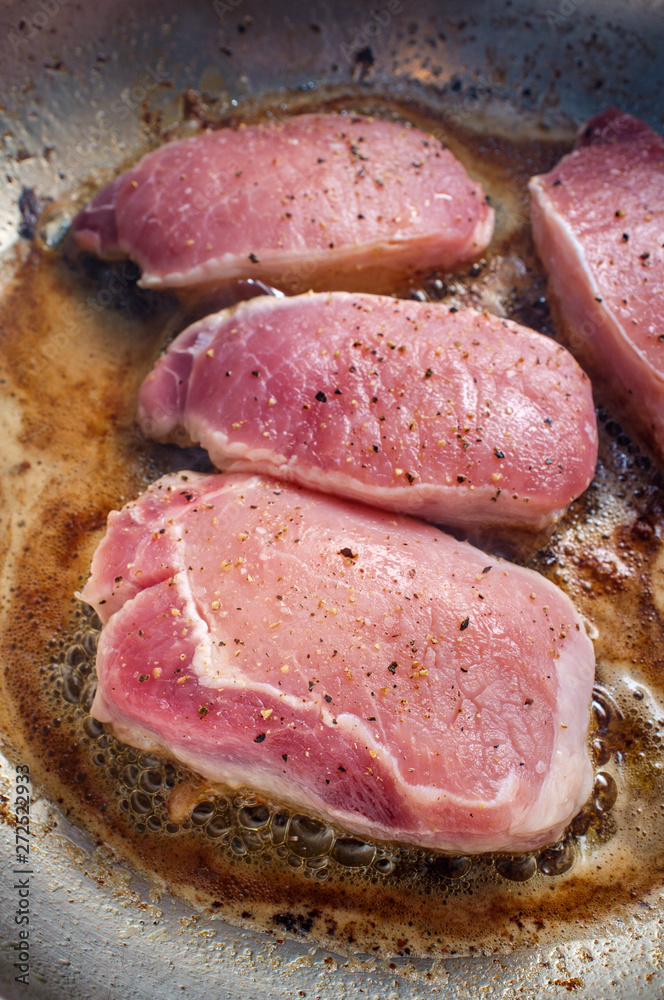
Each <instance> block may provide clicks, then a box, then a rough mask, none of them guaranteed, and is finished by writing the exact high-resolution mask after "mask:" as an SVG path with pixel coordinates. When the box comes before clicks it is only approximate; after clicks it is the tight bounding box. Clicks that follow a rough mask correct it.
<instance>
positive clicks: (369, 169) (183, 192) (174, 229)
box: [72, 114, 494, 291]
mask: <svg viewBox="0 0 664 1000" xmlns="http://www.w3.org/2000/svg"><path fill="white" fill-rule="evenodd" d="M493 223H494V212H493V209H492V208H490V207H489V205H488V204H487V202H486V199H485V196H484V192H483V191H482V188H481V187H480V185H479V184H477V183H476V182H475V181H472V180H471V179H470V177H469V176H468V174H467V173H466V171H465V170H464V168H463V166H462V165H461V164H460V163H459V161H458V160H457V159H456V158H455V157H454V156H453V155H452V154H451V153H450V152H449V151H448V150H447V149H444V148H443V147H442V146H441V144H440V142H439V141H438V140H437V139H434V138H433V136H431V135H427V134H426V133H424V132H421V131H419V130H418V129H416V128H408V127H406V126H405V125H399V124H397V123H395V122H388V121H381V120H379V119H374V118H363V117H359V116H350V115H315V114H307V115H300V116H298V117H295V118H291V119H287V120H285V121H271V122H264V123H263V124H260V125H249V126H240V127H239V128H236V129H234V128H223V129H219V130H218V131H214V132H202V133H200V135H197V136H195V137H193V138H191V139H185V140H183V141H180V142H173V143H170V144H169V145H166V146H163V147H162V148H161V149H158V150H156V151H155V152H153V153H149V154H148V155H147V156H145V157H143V159H142V160H141V161H140V162H139V163H138V164H137V165H136V166H135V167H134V168H133V169H132V170H130V171H129V172H128V173H125V174H122V175H121V176H120V177H118V178H117V179H116V180H114V181H113V182H112V183H111V184H110V185H108V187H106V188H104V189H103V190H102V191H101V192H100V193H99V194H98V195H97V196H96V197H95V198H94V199H93V200H92V201H91V202H90V204H89V205H88V206H87V208H85V209H84V210H83V211H82V212H81V213H80V215H79V216H78V217H77V218H76V220H75V221H74V224H73V228H72V232H73V235H74V239H75V241H76V243H77V244H78V246H79V247H80V248H81V249H83V250H86V251H90V252H91V253H94V254H97V255H98V256H100V257H102V258H104V259H114V258H121V257H130V258H131V259H132V260H134V261H135V262H136V263H137V264H138V265H139V266H140V268H141V269H142V271H143V276H142V279H141V284H142V285H143V286H145V287H147V288H175V289H181V290H182V289H191V288H196V287H198V288H201V287H207V288H209V287H210V286H214V285H216V284H219V283H222V282H227V281H231V280H234V279H237V278H258V279H261V280H264V281H268V282H269V283H271V284H276V285H278V286H279V287H280V288H284V289H287V290H289V291H296V290H299V291H305V290H306V289H308V288H314V287H322V288H351V289H353V288H357V287H365V288H366V287H368V286H369V285H371V287H373V285H374V284H378V285H380V286H381V288H382V289H386V288H387V287H389V285H390V283H393V282H394V277H395V272H396V273H397V274H401V273H403V272H409V271H417V272H423V271H426V270H430V269H431V268H434V267H440V268H446V269H451V268H454V267H456V266H458V265H460V264H464V263H467V262H469V261H471V260H473V259H474V258H475V257H477V256H478V255H479V254H480V253H481V252H482V251H483V250H484V249H485V247H486V246H487V245H488V243H489V242H490V240H491V236H492V233H493Z"/></svg>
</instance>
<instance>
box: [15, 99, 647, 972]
mask: <svg viewBox="0 0 664 1000" xmlns="http://www.w3.org/2000/svg"><path fill="white" fill-rule="evenodd" d="M313 106H314V105H312V101H311V98H310V97H307V98H306V101H305V98H304V97H302V96H301V95H298V96H295V97H293V98H292V99H287V98H285V97H284V95H279V100H278V102H270V101H269V100H264V101H263V102H262V103H261V104H256V105H252V106H250V105H247V106H246V107H245V108H244V109H241V115H242V117H243V119H244V120H252V119H256V118H260V117H262V116H265V115H272V116H274V115H281V114H285V113H288V112H289V111H297V110H300V109H303V108H304V107H306V109H307V110H310V109H312V107H313ZM197 107H198V105H197ZM315 107H323V108H325V109H326V110H340V109H346V110H353V111H357V112H365V113H366V112H370V113H376V114H381V115H383V116H388V117H397V118H400V119H402V120H408V121H411V122H413V123H414V124H416V125H419V126H420V127H423V128H425V129H427V130H429V131H432V132H434V133H436V134H437V135H438V136H439V137H441V138H443V139H444V140H445V141H446V142H447V143H448V145H449V146H450V147H451V148H452V149H453V151H454V152H455V153H456V154H457V155H458V156H459V157H460V158H461V159H462V160H463V162H464V163H465V164H466V165H467V167H468V169H469V170H470V171H471V173H472V174H473V175H474V176H476V177H477V178H478V179H479V180H480V181H481V182H482V183H483V185H484V187H485V189H486V190H487V192H488V193H489V195H490V197H491V199H492V201H493V203H494V205H495V206H496V208H497V212H498V226H497V232H496V238H495V240H494V243H493V244H492V247H491V248H490V250H489V251H488V252H487V254H486V256H485V258H483V259H482V260H480V261H478V262H477V263H476V264H475V265H473V266H472V267H470V268H468V269H467V270H466V271H465V272H464V273H462V274H455V275H449V274H435V273H432V274H428V275H424V276H420V277H419V278H418V279H417V280H414V279H409V280H408V281H404V283H403V284H402V285H401V286H400V287H398V288H395V292H396V293H398V294H400V295H403V296H409V295H410V296H412V297H415V298H420V299H435V300H444V301H446V302H448V303H450V304H452V303H453V304H456V305H459V306H461V305H469V304H470V305H475V306H479V307H483V308H487V309H488V310H489V311H491V312H497V313H499V314H501V315H506V316H509V317H511V318H514V319H517V320H519V321H521V322H524V323H526V324H528V325H530V326H532V327H534V328H536V329H539V330H541V331H542V332H545V333H548V334H553V333H554V331H553V328H552V324H551V320H550V316H549V312H548V308H547V302H546V284H545V280H544V277H543V275H542V272H541V269H540V267H539V265H538V262H537V260H536V258H535V256H534V253H533V248H532V243H531V239H530V233H529V226H528V213H527V196H526V182H527V179H528V177H529V176H530V175H531V174H533V173H536V172H540V171H544V170H547V169H549V168H550V167H551V166H552V165H553V163H555V162H556V161H557V159H558V158H559V157H560V155H561V154H562V152H564V151H565V149H566V148H567V144H566V143H564V142H561V141H560V140H559V139H556V140H554V139H551V138H547V137H546V136H536V137H532V136H530V137H524V136H516V137H513V138H506V137H505V135H504V130H503V129H498V128H496V129H495V131H494V132H492V131H491V128H490V127H489V126H487V124H486V123H484V126H483V128H482V129H481V130H480V129H478V128H477V124H476V122H474V121H473V119H472V116H471V115H460V114H459V113H458V110H457V111H456V112H453V111H452V110H448V111H447V112H446V111H445V109H442V110H441V109H438V110H437V111H436V113H435V114H434V112H433V111H432V109H431V108H427V107H424V106H423V105H422V104H421V103H415V102H414V101H413V102H408V101H401V102H396V101H394V100H391V101H388V100H386V99H385V98H379V97H377V96H375V95H367V94H366V93H363V94H362V95H358V94H344V95H334V96H331V97H329V98H328V99H327V100H326V101H323V102H319V103H318V104H317V105H315ZM199 111H200V109H199ZM197 114H198V116H199V117H200V114H199V112H197ZM239 114H240V112H238V115H239ZM81 180H82V181H84V180H85V179H83V178H82V179H81ZM51 214H52V213H51ZM19 258H20V259H19V260H18V261H17V267H16V273H15V277H13V278H11V280H8V283H7V288H6V292H5V295H4V301H3V303H2V308H1V314H0V357H1V358H2V390H3V391H2V397H3V402H2V410H1V412H0V421H1V426H2V433H3V439H4V442H5V446H4V452H3V456H4V457H3V458H2V460H1V461H2V462H3V463H4V464H3V467H2V480H1V482H2V491H3V495H2V506H1V508H0V524H1V525H2V534H1V535H0V545H1V546H2V549H1V551H2V556H3V561H4V569H3V577H2V587H1V590H0V592H1V593H2V595H3V597H2V608H1V612H0V613H1V618H0V626H1V628H2V649H3V653H4V670H3V673H2V679H1V687H2V698H1V699H0V702H1V708H0V713H1V715H2V729H3V731H4V732H5V733H6V734H7V735H8V739H9V741H10V749H11V750H12V752H13V754H14V755H16V756H20V757H21V758H22V759H23V760H27V761H29V762H30V764H31V767H32V771H33V776H34V779H35V781H36V782H37V783H38V784H40V785H41V786H42V787H43V789H44V790H45V793H46V794H47V795H48V796H49V797H50V798H51V799H52V800H53V801H55V802H56V803H57V804H58V805H59V806H60V808H61V809H62V810H63V812H65V813H66V814H67V815H68V816H69V817H70V818H72V819H73V820H74V821H75V822H77V823H78V824H80V825H82V826H83V827H84V828H85V829H87V830H88V831H89V832H90V833H91V835H92V836H93V837H96V838H100V839H102V840H104V841H106V842H107V843H110V844H111V845H112V846H113V847H115V848H116V849H117V850H118V851H119V852H120V853H121V854H122V855H124V856H126V857H127V858H128V859H129V860H130V862H131V863H132V864H133V865H134V866H135V867H136V868H138V869H139V870H141V871H142V872H144V873H146V874H147V875H148V876H149V875H155V876H157V877H158V878H159V880H160V882H162V883H163V882H165V883H166V884H167V885H168V886H169V887H170V888H171V889H172V891H173V892H174V893H176V894H177V895H179V896H181V897H182V898H184V899H186V900H188V901H189V902H191V903H192V904H193V905H194V906H197V907H199V908H203V909H205V910H206V911H208V912H218V913H220V914H222V915H223V916H224V917H225V918H226V919H228V920H230V921H232V922H248V923H251V924H253V925H255V926H259V927H265V928H267V929H269V930H272V931H274V932H275V933H277V934H284V933H287V934H294V935H297V936H300V937H306V938H307V939H310V940H311V941H312V942H317V943H324V944H326V945H328V946H333V947H335V948H339V949H342V950H352V951H365V952H377V953H390V954H409V955H439V954H444V953H466V954H467V953H473V952H477V951H484V950H494V949H505V948H509V947H515V946H517V945H520V944H526V943H533V942H544V941H550V940H555V941H557V942H560V941H561V940H565V939H570V938H573V937H576V936H578V935H579V934H580V933H583V932H584V931H587V932H590V933H595V934H599V933H600V932H601V928H602V927H606V926H609V925H610V924H612V923H613V922H614V921H615V920H616V919H617V918H618V919H625V918H626V917H627V915H628V914H630V913H632V912H633V911H634V910H635V909H636V908H638V907H644V906H645V907H647V906H648V905H649V899H650V898H651V893H652V892H653V890H657V889H658V888H659V886H660V885H661V880H662V873H663V871H664V848H662V847H661V844H662V842H663V840H662V833H663V831H664V809H663V806H662V803H663V802H664V797H663V794H662V793H663V791H664V691H663V688H664V684H663V674H662V669H663V667H664V653H663V649H664V647H663V644H662V615H663V614H664V586H663V584H664V580H663V579H662V573H664V546H663V545H662V529H663V528H664V514H663V511H662V506H661V480H660V478H659V475H658V473H657V472H656V470H654V468H651V465H650V461H649V459H648V457H647V456H646V455H645V454H643V453H641V452H640V451H639V450H638V449H637V448H636V446H635V445H634V444H633V443H632V442H631V441H630V439H629V437H628V436H627V435H626V434H625V432H624V431H623V429H622V428H621V427H620V426H619V425H618V424H617V423H616V422H615V420H614V419H613V418H612V415H611V400H610V399H607V400H600V401H599V406H600V409H599V422H600V437H601V454H600V461H599V465H598V470H597V475H596V477H595V480H594V482H593V484H592V486H591V487H590V489H589V490H588V491H587V493H586V494H585V495H584V496H583V497H582V498H581V499H580V500H578V501H577V502H576V503H575V504H573V505H572V508H571V510H570V512H569V514H568V515H567V516H566V517H565V518H564V520H563V521H562V522H561V524H560V525H559V526H558V528H557V529H556V531H555V532H554V533H552V534H551V535H550V536H549V537H539V538H533V537H532V536H531V537H529V538H528V539H527V540H523V539H518V540H517V542H518V544H517V543H516V542H515V539H514V538H511V539H506V538H501V539H496V538H490V537H489V538H487V537H484V538H482V539H480V540H481V541H482V543H483V544H484V546H485V547H488V548H493V549H494V550H498V551H501V552H504V551H510V552H511V554H512V555H513V557H514V558H516V559H517V561H520V562H523V563H526V564H528V565H531V566H534V567H535V568H537V569H538V570H539V571H540V572H542V573H544V574H545V575H547V576H548V577H550V578H551V579H552V580H554V582H556V583H557V584H559V585H560V586H561V587H562V588H563V589H564V590H565V591H566V592H567V593H569V594H570V595H571V597H572V598H573V599H574V601H575V603H576V605H577V607H578V608H579V609H580V611H581V613H582V614H583V615H584V616H585V618H586V621H587V623H588V627H589V631H590V633H591V635H592V637H593V639H594V642H595V649H596V653H597V657H598V667H597V687H596V691H595V701H594V705H593V724H592V732H591V733H590V735H589V740H590V742H591V744H592V748H591V752H592V754H593V758H594V761H595V769H596V779H595V785H594V789H593V794H592V796H591V800H590V801H589V803H588V804H587V805H586V807H585V808H584V809H583V810H582V812H581V813H580V814H579V815H578V816H577V817H576V819H575V820H574V821H573V823H572V824H571V826H570V829H569V830H568V831H567V833H566V835H565V837H564V838H563V839H562V840H561V842H560V843H559V844H555V845H552V846H550V847H548V848H546V849H544V850H542V851H539V852H536V853H534V854H531V855H524V856H519V857H512V856H481V857H470V856H469V857H455V858H450V857H446V856H443V855H437V854H435V853H434V852H431V851H426V850H421V849H416V848H409V847H404V846H400V845H394V844H374V843H370V842H368V841H364V840H361V839H358V838H357V837H354V836H350V835H348V834H347V833H345V832H344V831H343V830H337V829H333V828H331V827H329V826H327V825H326V824H323V823H321V822H320V821H319V820H318V819H317V818H316V817H311V816H304V815H301V814H298V813H297V812H295V811H294V810H292V809H284V808H281V807H280V806H279V804H275V803H265V802H263V801H261V800H259V799H258V798H257V797H256V796H255V795H254V794H253V793H252V792H251V790H249V789H247V790H245V791H242V792H237V791H233V792H231V791H229V790H227V789H223V788H219V787H215V788H212V787H209V786H206V785H204V784H203V783H202V782H201V781H200V780H199V779H197V778H196V777H195V776H194V775H192V774H190V773H189V772H187V771H186V769H184V768H182V767H180V766H178V765H177V764H175V763H173V762H167V761H163V760H160V759H157V758H156V757H153V756H150V755H148V754H146V753H143V752H140V751H138V750H135V749H133V748H130V747H126V746H123V745H122V744H120V743H118V742H117V741H116V740H115V739H114V738H113V736H112V735H111V734H110V732H108V731H107V730H106V729H105V728H104V727H103V726H101V725H100V724H99V723H97V722H96V721H95V720H93V719H92V718H91V717H90V715H89V708H90V704H91V701H92V697H93V693H94V684H95V675H94V655H95V646H96V637H97V633H98V624H99V623H98V622H97V621H96V619H95V617H94V615H91V613H90V611H89V609H86V608H85V607H84V606H82V605H80V604H78V602H77V601H76V600H75V598H74V597H73V594H74V592H75V591H76V590H77V589H79V588H80V587H81V586H82V585H83V583H84V582H85V579H86V577H87V572H88V567H89V563H90V559H91V556H92V553H93V551H94V548H95V546H96V544H97V542H98V540H99V538H100V536H101V534H102V532H103V529H104V524H105V519H106V515H107V513H108V511H109V510H110V509H113V508H117V507H119V506H121V505H122V504H123V503H125V502H126V501H127V500H128V499H130V498H132V497H134V496H135V495H136V494H137V493H138V492H140V491H141V490H142V489H143V488H144V487H145V486H146V484H147V483H148V482H150V481H151V480H152V479H154V478H155V477H156V476H157V475H158V474H160V473H161V472H164V471H167V470H169V469H174V468H185V467H191V466H192V465H194V466H195V467H197V468H201V469H205V468H206V459H205V457H204V456H203V455H202V453H200V452H198V451H197V450H195V449H191V450H189V451H186V452H183V451H180V450H178V449H177V448H175V447H159V446H155V445H153V444H151V443H150V442H148V441H146V440H145V439H144V438H143V437H142V435H141V434H140V432H139V431H138V430H137V428H136V426H135V424H134V419H133V414H134V403H135V396H136V390H137V388H138V385H139V384H140V381H141V380H142V378H143V376H144V375H145V374H146V372H147V371H148V369H149V367H150V366H151V364H152V362H153V360H154V358H155V357H156V355H157V354H158V353H159V351H160V349H161V347H162V346H163V344H164V343H165V342H166V341H167V340H168V339H169V338H170V337H171V336H172V335H173V334H174V333H175V332H177V330H179V329H181V328H182V326H184V325H185V323H186V322H187V321H188V320H189V319H190V318H191V316H192V311H191V309H185V308H184V307H183V306H181V305H180V304H178V303H177V302H175V300H172V299H169V298H168V297H167V296H156V295H154V294H150V293H144V292H141V291H140V290H138V289H136V287H135V279H136V272H135V269H133V268H132V266H131V265H126V264H121V265H117V266H114V267H108V266H107V265H101V264H98V263H97V264H93V263H90V262H88V263H87V264H81V263H80V262H79V264H78V265H77V266H76V267H74V266H73V265H72V264H70V263H68V262H67V261H66V260H63V259H62V257H61V256H60V255H59V254H57V253H50V252H48V251H47V250H45V249H41V250H39V249H37V248H35V247H33V248H28V247H27V246H25V247H24V248H23V250H22V252H21V253H20V254H19ZM476 540H477V539H476Z"/></svg>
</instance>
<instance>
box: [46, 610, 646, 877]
mask: <svg viewBox="0 0 664 1000" xmlns="http://www.w3.org/2000/svg"><path fill="white" fill-rule="evenodd" d="M100 631H101V622H100V621H99V619H98V617H97V615H96V614H94V612H92V611H91V609H89V608H88V607H87V606H79V607H78V609H77V612H76V614H75V618H74V628H73V629H72V635H71V638H70V641H69V642H68V643H67V642H63V643H61V644H60V646H59V649H58V654H57V655H56V656H52V658H51V661H50V667H49V670H50V672H51V675H52V676H53V677H54V678H55V683H54V686H53V691H54V698H55V700H56V702H57V703H58V704H57V709H58V713H60V712H61V711H62V708H63V707H64V706H67V707H69V708H72V709H73V710H74V716H73V717H72V718H71V722H70V725H71V726H72V728H73V729H75V730H77V731H78V733H79V734H80V738H81V743H83V744H84V745H85V746H86V748H87V750H88V757H89V760H90V762H91V764H92V769H93V770H94V771H96V772H97V773H99V774H101V775H102V778H103V780H104V781H106V782H108V785H109V789H110V790H111V791H112V793H113V794H114V796H115V797H116V800H117V804H118V808H119V809H120V810H121V811H122V813H123V814H124V815H125V817H126V819H127V822H128V823H129V824H130V825H131V826H132V827H133V829H134V830H135V831H136V832H137V833H142V832H144V831H149V832H151V833H154V834H161V835H163V836H165V837H169V838H171V839H172V838H173V837H176V838H183V839H184V840H186V841H187V842H188V843H191V842H192V839H193V840H195V839H196V838H203V841H204V842H206V843H208V844H210V845H211V846H212V847H213V848H214V849H215V850H217V851H221V852H223V854H224V855H225V856H226V858H227V860H228V861H229V862H230V863H237V862H244V863H258V862H260V863H268V864H272V865H274V864H277V865H285V866H286V868H287V870H289V871H291V872H292V873H300V874H301V875H302V876H303V877H305V878H315V879H317V880H319V881H320V880H326V879H328V878H329V877H330V876H332V877H333V878H336V879H337V880H338V881H341V882H344V881H348V880H349V879H350V881H351V882H353V881H354V880H356V879H360V880H361V881H369V882H370V883H376V882H377V881H379V882H384V881H387V882H390V881H392V882H394V884H395V885H396V886H398V885H399V884H400V883H403V884H405V883H408V884H409V885H410V884H415V885H417V886H419V887H420V888H421V890H422V891H423V892H425V893H427V894H430V893H431V892H434V891H435V892H438V893H442V894H443V896H444V895H445V894H446V893H447V894H449V893H452V894H455V893H458V892H459V891H460V892H464V891H472V890H473V887H474V886H475V887H476V886H477V885H484V884H489V883H491V882H495V881H496V879H497V880H498V883H500V881H503V882H504V883H509V882H512V883H526V882H530V881H531V880H533V879H536V878H537V877H538V876H540V877H545V878H552V877H558V878H560V877H563V876H565V875H566V874H567V873H568V872H570V870H572V869H573V867H574V865H575V862H576V861H577V859H578V857H579V854H580V849H579V843H578V838H586V837H587V835H588V834H589V833H592V835H593V836H594V838H595V841H596V842H605V841H606V840H607V839H609V838H610V836H612V835H613V832H614V831H613V828H612V826H611V822H610V813H611V810H612V809H613V806H614V804H615V802H616V799H617V796H618V784H617V782H616V778H615V777H614V776H613V774H612V773H611V771H610V770H607V766H613V767H614V768H615V760H614V757H615V755H616V753H617V754H620V752H621V748H622V746H623V743H624V732H623V723H624V713H623V711H622V710H621V708H620V707H619V705H618V704H617V702H616V700H615V699H614V698H613V697H612V695H611V694H610V693H609V692H608V691H607V690H605V689H603V688H602V687H599V686H598V687H596V688H595V689H594V695H593V711H592V717H593V733H592V744H591V749H592V754H593V759H594V761H595V765H596V773H595V780H594V785H593V792H592V795H591V798H590V799H589V801H588V803H586V805H585V806H584V808H583V809H582V810H581V812H580V813H579V814H578V815H577V816H576V817H575V819H574V820H573V821H572V823H571V824H570V828H569V829H568V831H567V832H566V834H565V835H564V837H563V838H561V840H560V841H559V842H558V843H556V844H553V845H550V846H548V847H546V848H544V849H542V850H539V851H535V852H530V853H527V854H522V855H488V854H487V855H480V856H467V857H466V856H461V855H459V856H450V855H446V854H439V853H437V852H433V851H423V850H421V849H418V848H414V847H407V846H395V847H389V846H387V845H385V844H379V843H373V842H371V841H370V840H368V839H364V838H360V837H357V836H354V835H352V834H349V833H347V832H345V831H342V830H338V829H336V828H335V827H333V826H332V825H330V824H328V823H325V822H323V821H321V820H320V819H319V818H317V817H315V816H310V815H307V814H305V813H303V812H301V811H298V810H293V809H284V808H283V807H279V806H274V805H272V804H270V803H268V802H264V801H262V800H261V799H260V798H259V797H258V796H257V795H256V794H254V793H253V792H251V791H249V790H246V791H240V792H231V791H228V792H227V793H223V792H221V791H218V790H217V789H216V788H215V790H214V792H212V791H211V792H210V795H209V797H206V798H205V799H204V800H203V801H197V802H193V803H192V806H191V808H190V809H189V810H188V812H187V815H186V817H185V818H184V819H182V820H181V821H179V822H174V821H173V819H172V818H171V817H170V815H169V809H168V805H169V796H170V795H171V792H172V791H173V789H174V788H176V786H177V787H181V786H182V783H183V782H187V781H192V780H195V779H194V777H193V776H192V775H191V774H190V773H189V772H188V771H187V770H186V768H184V767H181V766H178V765H176V764H174V763H172V762H170V761H164V760H161V759H159V758H158V757H155V756H154V755H152V754H149V753H147V752H144V751H141V750H137V749H135V748H133V747H129V746H125V745H123V744H122V743H120V742H118V741H117V740H116V739H115V737H114V736H113V735H112V734H111V733H110V731H108V730H107V729H106V727H105V726H104V725H102V724H101V723H99V722H97V720H95V719H93V718H92V716H91V715H90V714H89V710H90V706H91V704H92V699H93V697H94V690H95V685H96V674H95V668H94V659H95V654H96V648H97V640H98V637H99V633H100ZM634 703H635V704H637V705H638V699H634Z"/></svg>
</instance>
